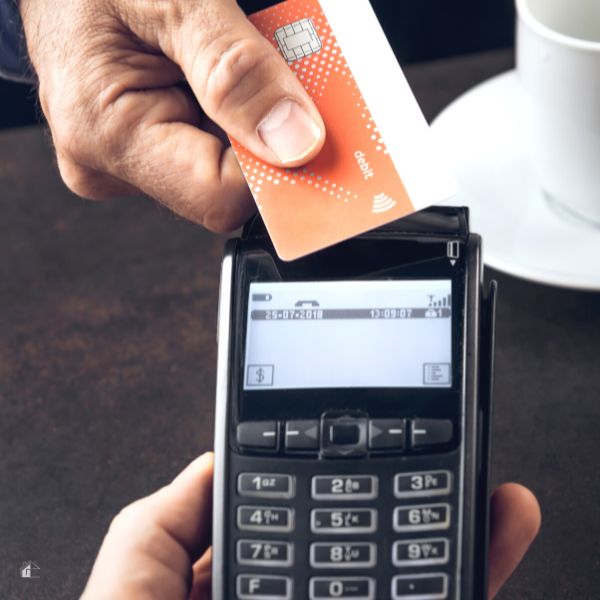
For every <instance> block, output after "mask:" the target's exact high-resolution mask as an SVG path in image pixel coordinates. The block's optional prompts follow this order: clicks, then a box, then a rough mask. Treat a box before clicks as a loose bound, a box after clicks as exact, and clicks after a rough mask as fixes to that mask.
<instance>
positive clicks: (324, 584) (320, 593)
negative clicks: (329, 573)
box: [309, 577, 375, 600]
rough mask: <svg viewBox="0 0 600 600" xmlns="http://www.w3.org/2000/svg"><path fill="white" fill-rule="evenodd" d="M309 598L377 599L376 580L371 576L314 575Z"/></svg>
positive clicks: (317, 599)
mask: <svg viewBox="0 0 600 600" xmlns="http://www.w3.org/2000/svg"><path fill="white" fill-rule="evenodd" d="M309 598H310V600H330V599H333V598H342V599H344V598H352V600H375V580H374V579H372V578H371V577H313V578H312V579H311V580H310V584H309Z"/></svg>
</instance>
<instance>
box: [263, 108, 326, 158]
mask: <svg viewBox="0 0 600 600" xmlns="http://www.w3.org/2000/svg"><path fill="white" fill-rule="evenodd" d="M258 134H259V135H260V137H261V139H262V141H263V142H264V143H265V144H266V145H267V146H268V147H269V149H270V150H271V151H272V152H273V153H274V154H275V155H276V156H277V158H279V160H280V161H281V162H283V163H292V162H296V161H298V160H302V159H303V158H304V157H306V156H308V155H309V154H311V153H312V152H313V151H314V149H315V147H316V146H317V145H318V144H319V142H320V141H321V138H322V132H321V127H320V126H319V125H318V124H317V123H316V122H315V121H314V120H313V119H312V117H311V116H310V115H309V114H308V113H307V112H306V111H305V110H304V109H303V108H302V107H301V106H300V105H299V104H298V103H297V102H294V101H293V100H282V101H281V102H279V104H276V105H275V107H274V108H273V109H272V110H271V112H270V113H269V116H268V117H267V118H266V119H265V120H264V121H263V122H262V123H261V124H260V125H259V126H258Z"/></svg>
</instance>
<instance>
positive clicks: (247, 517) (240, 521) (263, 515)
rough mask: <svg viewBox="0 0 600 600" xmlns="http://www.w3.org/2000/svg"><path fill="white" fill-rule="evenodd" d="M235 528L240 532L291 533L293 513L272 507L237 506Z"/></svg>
mask: <svg viewBox="0 0 600 600" xmlns="http://www.w3.org/2000/svg"><path fill="white" fill-rule="evenodd" d="M237 526H238V529H240V530H241V531H273V532H288V531H292V530H293V529H294V511H293V509H291V508H276V507H272V506H238V509H237Z"/></svg>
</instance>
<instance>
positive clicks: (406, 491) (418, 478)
mask: <svg viewBox="0 0 600 600" xmlns="http://www.w3.org/2000/svg"><path fill="white" fill-rule="evenodd" d="M451 491H452V474H451V473H450V471H421V472H417V473H399V474H398V475H396V476H395V477H394V496H396V498H422V497H429V496H446V495H448V494H449V493H450V492H451Z"/></svg>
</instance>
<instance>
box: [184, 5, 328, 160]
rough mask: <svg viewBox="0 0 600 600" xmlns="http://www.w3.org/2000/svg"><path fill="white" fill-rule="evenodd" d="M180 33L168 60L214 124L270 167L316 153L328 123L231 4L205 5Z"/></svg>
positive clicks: (239, 10) (262, 39) (322, 141)
mask: <svg viewBox="0 0 600 600" xmlns="http://www.w3.org/2000/svg"><path fill="white" fill-rule="evenodd" d="M199 13H200V14H199ZM180 27H181V28H184V29H185V30H187V31H184V32H182V31H181V30H179V31H178V29H179V28H175V29H174V30H173V33H172V35H173V36H175V37H176V38H177V40H175V39H173V40H172V48H173V53H174V56H173V57H172V58H173V60H175V62H177V63H178V64H179V65H180V67H181V68H182V70H183V72H184V74H185V76H186V78H187V80H188V83H189V84H190V86H191V88H192V90H193V92H194V94H195V96H196V98H197V100H198V102H199V103H200V106H201V107H202V108H203V110H204V111H205V112H206V114H207V115H208V116H209V117H210V118H211V119H212V120H213V121H215V122H216V123H217V124H218V125H219V126H220V127H221V128H222V129H224V130H225V131H226V132H227V133H228V134H229V135H231V136H232V137H233V138H235V139H236V140H237V141H238V142H239V143H240V144H242V145H243V146H245V147H246V148H247V149H248V150H250V151H251V152H252V153H253V154H255V155H256V156H258V157H260V158H262V159H263V160H265V161H266V162H269V163H271V164H274V165H278V166H286V167H292V166H298V165H301V164H304V163H306V162H308V161H310V160H311V159H312V158H314V157H315V156H316V155H317V154H318V152H319V151H320V150H321V148H322V147H323V143H324V141H325V125H324V123H323V120H322V118H321V116H320V115H319V112H318V110H317V108H316V107H315V105H314V104H313V102H312V100H311V99H310V97H309V96H308V94H307V93H306V91H305V89H304V88H303V87H302V85H301V83H300V82H299V81H298V79H297V78H296V76H295V75H294V73H293V72H292V71H291V69H290V68H289V67H288V65H287V64H286V62H285V61H284V59H283V58H282V57H281V55H280V54H279V53H278V52H277V50H275V48H274V47H273V46H272V45H271V44H270V43H269V42H268V41H267V40H266V39H265V38H264V37H263V36H262V35H261V34H260V33H259V32H258V31H257V30H256V29H255V27H254V26H253V25H252V24H251V23H250V21H248V19H247V18H246V15H245V14H244V13H243V12H242V10H241V9H240V8H239V6H238V5H237V4H236V3H235V2H234V1H233V0H210V1H208V0H205V2H202V3H201V4H200V7H199V8H196V9H194V12H193V13H192V14H191V15H190V16H189V18H185V19H182V21H181V25H180ZM189 28H193V29H192V30H191V31H190V29H189ZM182 44H184V45H182Z"/></svg>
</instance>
